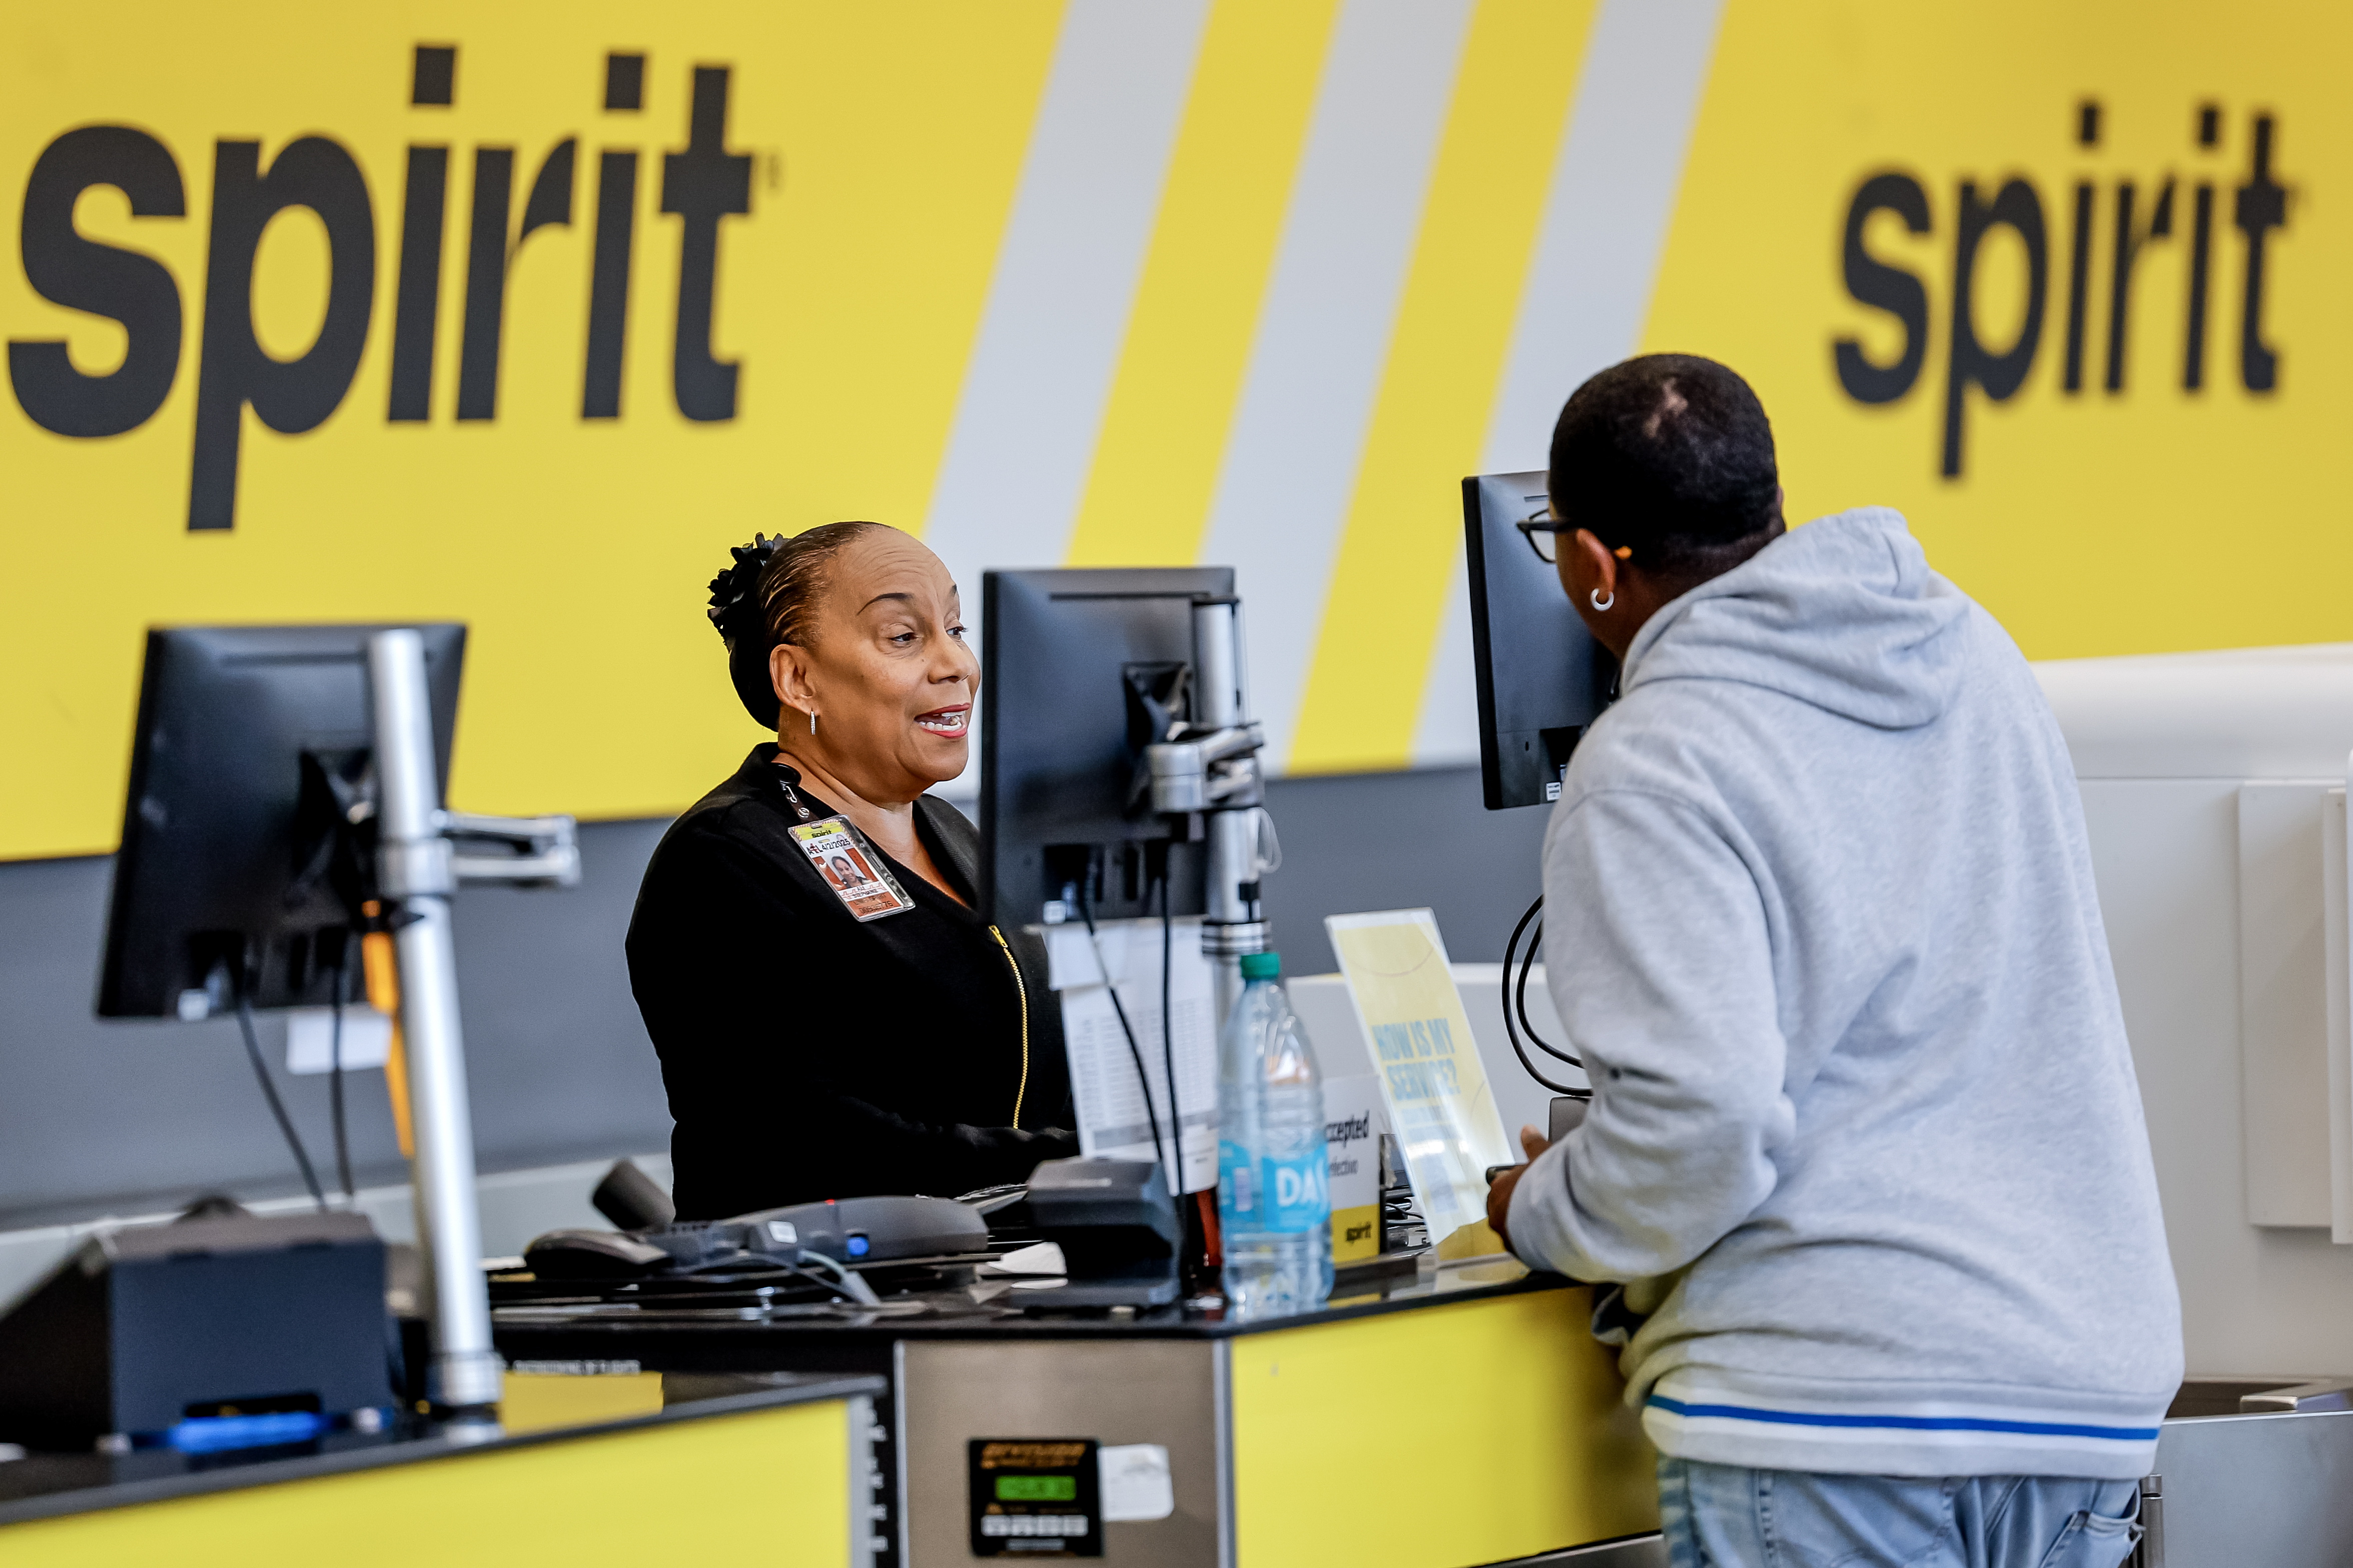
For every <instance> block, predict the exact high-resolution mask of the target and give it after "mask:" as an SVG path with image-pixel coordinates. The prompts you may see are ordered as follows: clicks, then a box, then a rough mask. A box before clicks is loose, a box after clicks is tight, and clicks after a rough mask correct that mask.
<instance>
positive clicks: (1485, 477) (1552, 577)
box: [1462, 472, 1618, 811]
mask: <svg viewBox="0 0 2353 1568" xmlns="http://www.w3.org/2000/svg"><path fill="white" fill-rule="evenodd" d="M1547 504H1548V503H1547V500H1546V489H1545V476H1544V475H1543V473H1541V472H1537V473H1531V474H1480V475H1474V476H1472V478H1470V479H1464V480H1463V481H1462V526H1463V532H1464V535H1465V540H1466V543H1467V555H1466V558H1467V563H1468V565H1469V568H1470V574H1471V656H1472V668H1473V669H1474V671H1475V673H1476V679H1477V682H1478V688H1479V784H1480V788H1481V789H1482V791H1483V792H1484V794H1485V795H1486V799H1487V809H1488V810H1489V811H1502V810H1504V808H1505V807H1507V806H1514V805H1545V804H1546V802H1548V801H1556V800H1558V799H1559V798H1560V781H1561V773H1562V770H1564V769H1565V768H1567V766H1568V754H1569V752H1572V751H1574V750H1575V749H1576V747H1577V737H1578V736H1579V735H1582V734H1583V733H1584V732H1585V727H1586V726H1587V725H1588V724H1590V723H1592V722H1593V721H1594V720H1595V719H1596V718H1597V717H1598V716H1599V714H1600V712H1601V710H1602V709H1603V708H1605V707H1607V706H1609V700H1610V698H1611V697H1612V696H1613V695H1615V689H1616V684H1617V679H1618V661H1617V660H1616V659H1614V658H1611V657H1610V655H1609V649H1608V648H1605V647H1602V646H1601V645H1600V644H1599V643H1598V642H1596V641H1594V640H1593V634H1592V633H1590V632H1588V631H1587V630H1586V629H1585V623H1584V622H1583V621H1580V620H1578V619H1577V612H1576V611H1575V610H1574V609H1572V608H1570V607H1569V603H1568V595H1566V594H1564V593H1562V592H1561V587H1560V575H1559V574H1558V573H1557V572H1556V571H1555V570H1554V568H1553V567H1552V566H1551V565H1549V564H1548V563H1546V562H1545V561H1544V560H1543V559H1542V558H1541V557H1539V556H1538V555H1537V554H1536V552H1535V551H1534V550H1532V549H1530V548H1529V547H1528V540H1527V536H1526V535H1525V534H1524V533H1522V532H1521V531H1519V530H1518V529H1517V528H1515V527H1514V526H1513V525H1514V524H1515V523H1518V522H1520V521H1524V520H1525V519H1527V518H1530V517H1534V516H1535V515H1536V514H1538V513H1539V512H1542V511H1543V510H1545V509H1546V505H1547Z"/></svg>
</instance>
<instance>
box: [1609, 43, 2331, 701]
mask: <svg viewBox="0 0 2353 1568" xmlns="http://www.w3.org/2000/svg"><path fill="white" fill-rule="evenodd" d="M2348 58H2353V11H2348V10H2347V9H2346V8H2344V7H2343V6H2339V5H2301V4H2282V3H2279V0H2270V3H2257V4H2244V5H2232V6H2229V7H2226V8H2221V9H2218V8H2216V7H2215V6H2213V5H2200V4H2193V3H2191V0H2164V3H2156V4H2122V3H2109V0H2100V3H2096V4H2094V3H2088V0H2077V3H2075V4H2068V5H2052V4H2047V3H2042V4H2037V3H2033V0H1988V3H1983V4H1971V5H1921V6H1904V7H1858V6H1855V5H1847V4H1842V3H1840V0H1773V3H1771V4H1765V3H1763V0H1733V3H1732V4H1731V5H1729V6H1728V7H1727V10H1726V14H1725V21H1724V28H1723V33H1722V37H1721V38H1720V40H1719V43H1718V47H1717V53H1716V62H1715V74H1714V79H1713V81H1712V83H1711V86H1710V89H1709V92H1708V97H1707V101H1706V104H1705V107H1704V110H1703V111H1702V115H1701V118H1700V121H1699V123H1698V126H1697V128H1696V134H1695V137H1694V144H1693V151H1692V154H1691V161H1690V164H1689V167H1688V170H1687V172H1686V174H1685V177H1684V184H1683V196H1682V200H1681V203H1680V205H1679V206H1678V209H1677V214H1676V221H1675V226H1674V229H1673V235H1672V241H1671V243H1670V245H1669V247H1668V250H1667V255H1666V259H1665V262H1664V264H1663V266H1662V268H1661V272H1660V276H1659V281H1658V292H1657V296H1656V298H1655V300H1654V302H1653V305H1652V309H1651V320H1650V324H1649V328H1648V330H1647V331H1646V333H1645V346H1646V347H1648V348H1652V349H1670V348H1672V349H1683V350H1691V351H1695V352H1701V353H1708V354H1710V355H1713V356H1715V357H1717V358H1721V359H1724V360H1725V361H1727V362H1729V363H1732V364H1735V365H1736V366H1738V367H1739V368H1740V369H1741V370H1742V371H1743V372H1744V373H1745V374H1746V375H1748V377H1749V378H1750V379H1751V380H1752V381H1753V382H1754V383H1755V384H1756V386H1757V390H1758V392H1759V393H1760V394H1761V395H1763V397H1764V400H1765V404H1766V406H1767V409H1768V410H1769V411H1770V412H1771V414H1772V416H1773V420H1774V427H1775V433H1776V435H1777V437H1778V440H1779V443H1780V447H1781V457H1782V468H1783V473H1784V477H1785V479H1786V483H1787V487H1788V505H1789V515H1790V516H1791V517H1792V518H1806V517H1811V516H1814V515H1817V514H1819V513H1821V512H1825V511H1831V510H1838V509H1841V508H1844V507H1849V506H1853V505H1858V504H1862V503H1865V502H1879V503H1883V504H1886V505H1892V506H1896V507H1900V508H1902V509H1903V510H1905V512H1906V513H1907V514H1908V515H1909V516H1910V517H1911V519H1912V521H1913V523H1914V526H1915V531H1916V532H1917V533H1918V534H1919V536H1920V538H1921V540H1922V542H1923V543H1924V544H1925V545H1926V548H1927V551H1928V556H1929V559H1930V560H1931V561H1932V562H1933V563H1936V565H1937V566H1938V567H1939V568H1940V569H1942V570H1943V571H1944V572H1946V573H1947V574H1948V575H1950V576H1952V577H1954V578H1955V579H1956V580H1957V581H1958V582H1959V583H1960V584H1961V585H1962V586H1963V587H1964V588H1966V589H1968V591H1969V592H1970V593H1972V594H1974V595H1977V596H1978V597H1979V598H1980V599H1982V600H1983V601H1984V602H1985V604H1986V605H1987V606H1988V607H1989V609H1991V610H1992V611H1993V612H1994V614H1995V615H1996V616H2000V618H2001V620H2002V621H2003V623H2004V624H2005V625H2007V626H2009V628H2010V631H2011V633H2012V634H2013V635H2014V636H2015V637H2017V638H2018V639H2019V641H2020V642H2021V645H2022V646H2023V647H2025V649H2026V651H2027V653H2028V655H2029V656H2030V657H2031V658H2076V657H2081V656H2088V655H2096V654H2119V653H2141V652H2156V651H2163V650H2168V649H2184V648H2201V647H2238V646H2244V645H2256V644H2266V643H2294V642H2317V641H2334V640H2342V639H2346V638H2348V637H2353V605H2348V598H2347V596H2346V595H2345V593H2344V592H2343V589H2342V585H2341V584H2342V582H2343V580H2344V578H2345V577H2346V574H2347V573H2348V569H2353V528H2348V526H2347V524H2348V521H2353V505H2348V500H2347V496H2346V492H2345V489H2344V486H2343V485H2342V483H2341V482H2340V480H2339V479H2338V471H2339V464H2338V462H2337V458H2336V452H2337V448H2338V447H2339V444H2340V443H2341V441H2342V438H2343V437H2342V434H2341V432H2342V430H2343V428H2344V426H2345V425H2346V423H2347V421H2348V417H2353V297H2348V295H2347V292H2346V290H2345V289H2343V288H2342V287H2340V286H2339V283H2338V281H2337V279H2338V278H2339V277H2340V275H2341V274H2342V273H2343V272H2344V270H2345V267H2346V263H2347V260H2348V249H2353V208H2348V206H2347V205H2345V204H2342V203H2340V202H2338V201H2337V200H2336V196H2337V194H2338V193H2337V186H2336V185H2335V183H2334V175H2335V174H2336V173H2337V170H2339V169H2348V171H2353V165H2346V164H2339V163H2337V159H2338V158H2339V157H2342V156H2344V155H2345V153H2346V151H2347V150H2348V148H2353V139H2348V138H2353V102H2348V99H2347V96H2346V94H2345V92H2344V90H2343V77H2344V68H2345V65H2346V62H2347V60H2348ZM2085 99H2090V100H2095V101H2096V102H2097V103H2098V104H2099V106H2100V109H2101V121H2102V125H2101V134H2100V141H2099V144H2098V145H2097V146H2096V147H2091V148H2087V147H2084V146H2082V145H2080V144H2079V142H2077V139H2076V132H2077V130H2078V105H2079V104H2080V102H2081V101H2082V100H2085ZM2209 104H2211V105H2213V106H2214V107H2215V108H2217V109H2218V110H2219V111H2220V114H2219V121H2220V123H2219V130H2220V132H2221V134H2220V138H2219V144H2218V145H2217V146H2215V147H2214V148H2212V149H2211V150H2209V149H2205V148H2201V147H2200V145H2199V144H2198V141H2197V136H2196V132H2197V121H2198V111H2199V110H2200V107H2201V106H2204V105H2209ZM2258 115H2269V116H2271V117H2273V119H2274V144H2273V168H2274V175H2273V177H2274V180H2276V181H2277V182H2278V183H2280V184H2283V185H2284V186H2285V187H2286V189H2287V193H2288V194H2287V197H2286V204H2287V205H2286V218H2287V222H2286V226H2284V228H2282V229H2279V230H2275V231H2273V233H2272V234H2271V235H2270V237H2269V239H2268V243H2267V246H2266V266H2265V272H2266V277H2265V287H2264V290H2263V336H2264V337H2265V338H2266V339H2267V340H2268V342H2269V343H2270V345H2271V346H2272V347H2273V348H2274V349H2275V350H2276V352H2277V353H2278V370H2277V384H2276V388H2275V389H2274V390H2273V391H2270V392H2251V391H2249V390H2248V389H2247V387H2246V386H2245V385H2244V384H2243V382H2242V374H2241V357H2242V356H2241V346H2242V342H2241V340H2242V321H2243V308H2244V304H2245V276H2246V268H2245V258H2246V255H2247V246H2246V243H2245V239H2244V237H2243V236H2242V233H2241V231H2240V230H2239V229H2238V228H2237V227H2235V226H2233V221H2232V220H2233V217H2234V215H2235V208H2236V201H2237V195H2236V193H2237V190H2238V188H2239V187H2240V186H2242V185H2243V184H2247V183H2248V181H2249V179H2250V171H2251V167H2252V157H2253V147H2252V142H2253V121H2254V119H2255V117H2256V116H2258ZM1883 170H1888V171H1899V172H1903V173H1905V174H1911V175H1912V176H1914V177H1915V178H1916V179H1917V180H1918V181H1919V182H1920V184H1921V185H1922V187H1923V188H1924V189H1925V190H1926V194H1927V196H1928V200H1929V205H1930V216H1931V222H1932V225H1933V228H1932V231H1931V232H1930V233H1928V234H1927V235H1925V236H1920V237H1913V236H1911V235H1909V234H1907V233H1905V229H1904V226H1903V224H1902V223H1901V221H1900V220H1899V219H1898V218H1896V217H1895V216H1893V215H1883V216H1880V217H1879V218H1878V219H1877V220H1876V224H1875V226H1873V227H1872V228H1871V229H1870V230H1869V232H1868V237H1867V241H1866V243H1867V244H1868V246H1869V247H1870V248H1871V250H1872V251H1873V253H1875V254H1876V255H1878V256H1879V257H1881V258H1883V259H1884V260H1886V261H1888V262H1890V263H1893V264H1895V265H1899V266H1902V267H1905V268H1907V269H1909V270H1911V271H1913V272H1914V273H1915V274H1916V275H1917V276H1918V277H1919V278H1920V279H1922V281H1923V282H1924V283H1925V284H1926V289H1927V293H1928V298H1929V307H1930V308H1929V311H1928V320H1929V323H1930V329H1929V337H1928V353H1927V361H1926V366H1925V368H1924V369H1923V371H1922V374H1921V375H1920V378H1919V381H1918V383H1917V384H1915V385H1914V387H1913V388H1912V390H1911V391H1910V393H1909V394H1908V395H1905V397H1903V398H1902V399H1901V400H1899V401H1897V402H1895V403H1894V404H1890V405H1883V406H1879V407H1866V406H1864V405H1861V404H1858V403H1856V402H1855V401H1854V400H1853V399H1852V398H1851V397H1849V396H1847V395H1846V394H1845V393H1844V392H1843V391H1841V386H1840V384H1839V380H1838V377H1837V375H1836V374H1835V371H1834V369H1833V366H1832V363H1831V343H1832V342H1833V341H1834V340H1835V339H1837V338H1839V337H1842V336H1856V337H1859V338H1860V339H1861V340H1862V342H1864V343H1865V344H1866V345H1867V347H1868V349H1869V351H1870V353H1871V355H1872V357H1873V358H1874V359H1878V360H1882V361H1885V360H1891V359H1893V358H1894V356H1895V353H1896V348H1897V343H1898V341H1899V339H1900V335H1901V334H1900V331H1898V330H1897V329H1896V327H1895V325H1894V321H1892V319H1891V318H1890V317H1888V316H1887V315H1886V314H1884V313H1883V312H1880V311H1876V310H1866V309H1864V308H1863V307H1862V306H1860V305H1858V304H1857V303H1856V302H1855V301H1854V300H1852V299H1850V298H1849V297H1848V295H1847V292H1846V289H1845V288H1844V286H1843V285H1842V283H1841V279H1840V243H1841V237H1842V234H1843V226H1844V223H1845V217H1846V211H1847V205H1848V203H1849V201H1850V200H1851V199H1852V196H1853V195H1854V193H1855V190H1856V188H1857V186H1858V185H1860V184H1861V183H1862V179H1863V178H1864V177H1865V176H1867V175H1869V174H1875V173H1878V172H1880V171H1883ZM2012 176H2017V177H2020V178H2022V179H2024V180H2026V181H2027V182H2029V183H2030V184H2031V185H2032V186H2033V187H2034V189H2035V190H2036V191H2037V192H2038V193H2039V194H2040V198H2041V204H2042V210H2043V214H2044V218H2045V223H2046V227H2047V230H2048V235H2049V250H2050V259H2049V268H2050V274H2049V284H2048V287H2049V294H2048V297H2047V304H2046V310H2045V316H2044V320H2043V323H2042V342H2041V347H2040V352H2039V353H2037V354H2036V355H2035V357H2034V361H2033V365H2032V368H2031V372H2030V373H2029V374H2028V378H2027V380H2026V383H2025V384H2024V385H2023V386H2022V387H2021V389H2020V390H2019V392H2018V393H2017V395H2015V396H2014V397H2012V398H2011V399H2010V400H2009V401H2007V402H2005V403H2001V404H1998V405H1997V404H1993V403H1990V402H1989V401H1988V400H1987V399H1985V398H1984V397H1983V396H1982V395H1974V394H1973V395H1970V397H1969V400H1968V408H1967V425H1966V433H1965V447H1964V467H1963V471H1962V473H1961V474H1960V475H1959V477H1958V478H1957V479H1947V478H1945V477H1943V475H1942V473H1941V471H1940V470H1941V468H1942V466H1943V465H1942V462H1941V458H1942V439H1943V430H1944V418H1945V394H1946V380H1947V365H1948V363H1949V357H1948V356H1949V348H1950V330H1949V314H1948V313H1949V311H1950V310H1951V307H1952V292H1951V279H1952V274H1953V268H1954V262H1955V245H1956V239H1957V234H1956V213H1957V206H1958V200H1959V197H1958V187H1959V184H1960V182H1962V181H1964V180H1969V181H1975V182H1976V183H1977V184H1978V186H1979V189H1980V192H1981V194H1982V195H1985V196H1987V197H1990V195H1991V194H1992V192H1993V190H1994V188H1996V187H1998V186H1999V185H2000V184H2001V183H2002V182H2004V181H2005V180H2007V179H2009V178H2010V177H2012ZM2168 179H2171V180H2174V181H2175V182H2177V188H2176V193H2175V197H2174V211H2173V225H2172V228H2173V233H2172V235H2171V237H2168V238H2161V239H2158V240H2155V241H2152V242H2150V243H2148V244H2147V246H2146V247H2145V248H2144V249H2143V250H2142V251H2141V252H2140V259H2139V260H2138V262H2137V266H2136V268H2135V272H2134V280H2133V283H2132V285H2131V303H2130V312H2129V318H2128V319H2129V321H2130V338H2129V347H2128V350H2127V353H2126V385H2125V387H2124V389H2123V390H2122V391H2121V392H2119V393H2111V392H2109V391H2108V390H2106V388H2105V379H2106V375H2105V373H2106V365H2107V339H2108V323H2109V302H2110V300H2111V295H2112V287H2111V286H2112V279H2113V267H2112V263H2113V258H2114V255H2115V243H2114V242H2115V222H2116V186H2117V184H2118V183H2119V182H2120V181H2125V180H2130V181H2132V182H2133V183H2134V184H2136V186H2137V201H2136V208H2137V211H2136V215H2135V216H2136V219H2137V226H2145V225H2146V224H2147V215H2148V211H2149V205H2150V204H2151V202H2152V201H2153V199H2154V198H2155V196H2156V195H2157V192H2158V189H2159V188H2160V187H2161V186H2162V185H2163V184H2164V183H2165V182H2166V181H2167V180H2168ZM2079 181H2087V182H2090V183H2092V184H2094V188H2095V205H2094V225H2093V233H2094V244H2093V247H2092V249H2091V256H2090V268H2089V272H2090V284H2091V287H2090V289H2089V295H2090V304H2089V310H2088V312H2087V315H2088V321H2087V323H2086V330H2085V332H2084V338H2085V356H2084V357H2085V364H2084V383H2085V384H2084V388H2083V390H2082V391H2081V392H2079V393H2075V394H2072V395H2071V394H2069V393H2067V392H2066V391H2064V390H2063V386H2062V380H2063V373H2064V369H2065V354H2064V347H2065V336H2066V318H2067V298H2068V284H2069V270H2070V263H2071V258H2072V251H2073V247H2072V238H2073V223H2074V213H2073V208H2074V201H2075V196H2074V187H2075V185H2076V184H2077V182H2079ZM2200 183H2208V184H2212V185H2213V186H2214V188H2215V201H2214V209H2215V211H2214V230H2213V240H2212V251H2211V267H2212V271H2211V283H2210V290H2211V292H2210V296H2209V305H2208V318H2207V327H2206V331H2207V345H2206V355H2205V366H2204V369H2205V377H2204V380H2205V384H2204V386H2203V387H2202V389H2200V391H2197V392H2186V391H2184V390H2183V388H2182V385H2181V381H2182V371H2183V360H2184V349H2185V342H2186V331H2187V316H2188V282H2189V253H2190V250H2191V246H2190V243H2189V231H2190V226H2191V219H2192V217H2193V216H2194V211H2195V206H2194V190H2195V187H2196V186H2197V185H2198V184H2200ZM2023 250H2024V247H2022V246H2021V244H2020V243H2019V242H2018V240H2017V239H2016V237H2015V236H2013V235H2011V234H2010V233H2008V232H2007V231H2004V232H2000V233H1998V234H1997V235H1996V237H1994V238H1993V239H1992V240H1990V241H1989V242H1988V244H1987V246H1986V247H1985V250H1984V252H1983V255H1984V259H1983V261H1982V262H1981V264H1980V270H1979V279H1978V302H1977V312H1978V321H1981V322H1983V323H1984V327H1983V329H1982V331H1981V336H1982V337H1983V340H1984V341H1985V342H1987V343H1988V344H1989V345H1990V346H1992V347H1993V348H1996V349H2000V348H2001V347H2003V346H2005V345H2006V344H2007V343H2008V342H2010V341H2011V339H2012V338H2013V337H2014V336H2015V333H2016V331H2017V323H2018V322H2019V321H2020V318H2021V315H2022V313H2023V305H2024V300H2023V289H2022V288H2021V279H2022V278H2023V274H2024V271H2025V267H2024V256H2023Z"/></svg>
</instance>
